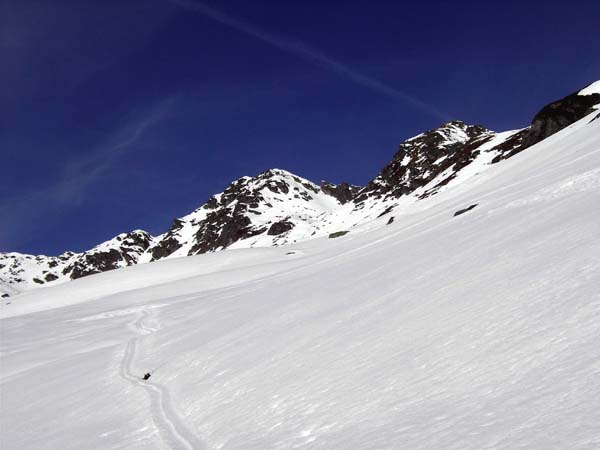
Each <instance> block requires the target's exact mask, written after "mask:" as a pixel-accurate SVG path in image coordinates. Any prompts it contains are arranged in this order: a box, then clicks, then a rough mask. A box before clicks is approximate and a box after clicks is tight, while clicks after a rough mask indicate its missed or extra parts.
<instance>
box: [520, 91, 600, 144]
mask: <svg viewBox="0 0 600 450" xmlns="http://www.w3.org/2000/svg"><path fill="white" fill-rule="evenodd" d="M594 84H596V83H594ZM590 87H592V85H590V86H588V88H590ZM585 91H586V89H583V90H582V91H579V92H576V93H574V94H571V95H568V96H567V97H565V98H563V99H560V100H557V101H555V102H552V103H550V104H548V105H546V106H544V107H543V108H542V109H541V111H540V112H538V113H537V114H536V115H535V117H534V118H533V121H532V122H531V127H530V128H529V133H528V134H527V137H526V138H525V140H524V142H523V146H524V147H525V148H527V147H530V146H532V145H534V144H537V143H538V142H540V141H542V140H544V139H546V138H547V137H549V136H552V135H553V134H554V133H556V132H558V131H560V130H562V129H563V128H566V127H568V126H569V125H571V124H573V123H575V122H577V121H578V120H580V119H583V118H584V117H585V116H587V115H588V114H591V113H592V112H593V111H594V108H593V107H594V106H596V105H599V104H600V88H599V89H598V92H597V93H596V92H590V94H584V95H580V92H585Z"/></svg>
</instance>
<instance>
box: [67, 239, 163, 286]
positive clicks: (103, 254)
mask: <svg viewBox="0 0 600 450" xmlns="http://www.w3.org/2000/svg"><path fill="white" fill-rule="evenodd" d="M114 240H115V241H117V242H119V243H120V245H119V247H118V248H114V247H113V248H107V249H106V250H100V249H93V250H91V251H89V252H85V253H83V254H82V255H81V257H79V258H78V259H77V260H76V261H75V262H74V263H72V264H70V265H68V266H67V267H65V268H64V269H63V274H65V275H67V274H69V277H70V278H71V279H73V280H74V279H77V278H82V277H85V276H87V275H92V274H94V273H101V272H106V271H108V270H113V269H116V268H118V267H123V266H130V265H132V264H136V263H137V260H138V257H139V255H141V254H142V253H143V252H144V251H146V250H147V249H148V247H150V243H151V241H152V236H150V235H149V234H148V233H146V232H144V231H133V232H131V233H127V234H124V235H119V236H117V237H116V238H115V239H114Z"/></svg>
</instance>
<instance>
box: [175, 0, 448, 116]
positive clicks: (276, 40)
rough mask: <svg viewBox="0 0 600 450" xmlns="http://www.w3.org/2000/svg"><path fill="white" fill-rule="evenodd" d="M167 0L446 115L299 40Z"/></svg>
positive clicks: (189, 0)
mask: <svg viewBox="0 0 600 450" xmlns="http://www.w3.org/2000/svg"><path fill="white" fill-rule="evenodd" d="M171 1H172V2H173V3H176V4H178V5H180V6H182V7H184V8H186V9H189V10H191V11H195V12H198V13H200V14H202V15H204V16H206V17H209V18H210V19H213V20H215V21H217V22H219V23H222V24H223V25H227V26H229V27H231V28H233V29H235V30H237V31H239V32H241V33H245V34H247V35H249V36H252V37H255V38H256V39H260V40H261V41H263V42H266V43H268V44H271V45H273V46H274V47H277V48H279V49H281V50H284V51H286V52H288V53H292V54H294V55H296V56H299V57H301V58H302V59H304V60H306V61H308V62H310V63H312V64H314V65H316V66H319V67H322V68H324V69H327V70H330V71H332V72H335V73H337V74H338V75H341V76H342V77H344V78H347V79H349V80H351V81H354V82H355V83H357V84H360V85H362V86H366V87H368V88H370V89H373V90H374V91H377V92H379V93H381V94H384V95H387V96H388V97H393V98H396V99H400V100H402V101H404V102H406V103H409V104H411V105H412V106H414V107H416V108H418V109H420V110H421V111H424V112H426V113H428V114H431V115H432V116H434V117H436V118H437V119H441V120H443V121H446V120H448V119H449V114H447V113H445V112H442V111H440V110H438V109H437V108H435V107H434V106H432V105H429V104H427V103H425V102H423V101H421V100H419V99H418V98H415V97H413V96H412V95H410V94H407V93H406V92H403V91H400V90H398V89H396V88H393V87H391V86H388V85H387V84H385V83H382V82H381V81H379V80H376V79H374V78H371V77H369V76H367V75H364V74H363V73H360V72H358V71H356V70H354V69H352V68H350V67H348V66H347V65H345V64H343V63H341V62H339V61H337V60H335V59H333V58H331V57H330V56H328V55H326V54H325V53H323V52H322V51H320V50H317V49H315V48H313V47H311V46H309V45H307V44H305V43H303V42H301V41H296V40H290V39H284V38H282V37H279V36H275V35H273V34H270V33H267V32H266V31H263V30H261V29H260V28H258V27H256V26H255V25H252V24H251V23H249V22H246V21H244V20H240V19H236V18H234V17H231V16H229V15H227V14H224V13H222V12H221V11H218V10H216V9H214V8H212V7H210V6H208V5H206V4H204V3H202V2H197V1H193V0H171Z"/></svg>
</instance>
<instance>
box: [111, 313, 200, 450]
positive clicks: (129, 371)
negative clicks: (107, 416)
mask: <svg viewBox="0 0 600 450" xmlns="http://www.w3.org/2000/svg"><path fill="white" fill-rule="evenodd" d="M148 317H149V312H148V310H147V309H142V310H141V312H140V314H139V315H138V316H137V317H136V319H135V320H134V321H133V322H132V323H131V324H130V326H131V328H132V329H134V330H135V331H136V332H137V333H138V334H139V336H135V337H132V338H131V339H129V341H128V342H127V345H126V347H125V353H124V355H123V359H122V361H121V367H120V373H121V376H122V377H123V378H124V379H125V380H127V381H128V382H129V383H131V384H132V385H134V386H135V387H138V388H142V389H144V390H145V391H146V392H147V393H148V395H149V396H150V404H151V408H150V409H151V412H152V420H153V422H154V425H155V426H156V428H157V429H158V431H159V433H160V435H161V436H162V438H163V439H164V441H165V443H166V444H167V447H168V448H169V449H171V450H184V449H185V450H207V449H208V448H207V446H206V445H205V444H204V443H203V442H201V441H200V440H199V439H198V438H197V437H196V436H195V435H194V434H193V433H192V432H191V431H190V430H188V429H187V427H186V426H185V424H184V423H183V421H182V420H181V419H180V418H179V416H178V415H177V413H176V412H175V409H174V408H173V403H172V401H171V396H170V394H169V391H168V389H167V388H166V387H165V386H163V385H160V384H158V383H155V382H150V381H143V380H142V379H140V378H139V377H138V376H136V375H135V373H134V371H133V361H134V359H135V356H136V354H137V347H138V339H139V338H140V336H145V335H148V334H150V333H153V332H155V331H157V329H155V328H151V327H148V326H146V325H145V324H144V321H145V320H146V319H147V318H148Z"/></svg>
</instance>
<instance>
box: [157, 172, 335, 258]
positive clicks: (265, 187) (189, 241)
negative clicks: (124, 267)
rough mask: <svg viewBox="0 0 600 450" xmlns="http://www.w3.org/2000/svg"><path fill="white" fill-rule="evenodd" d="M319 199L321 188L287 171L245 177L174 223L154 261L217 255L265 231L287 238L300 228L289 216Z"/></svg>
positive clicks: (161, 240) (269, 234) (270, 234)
mask: <svg viewBox="0 0 600 450" xmlns="http://www.w3.org/2000/svg"><path fill="white" fill-rule="evenodd" d="M319 195H323V194H322V192H321V190H320V188H319V187H318V186H317V185H315V184H314V183H312V182H310V181H308V180H305V179H303V178H300V177H298V176H296V175H294V174H292V173H290V172H287V171H285V170H281V169H270V170H267V171H265V172H262V173H260V174H258V175H256V176H254V177H247V176H246V177H241V178H239V179H237V180H235V181H234V182H233V183H231V184H230V185H229V186H227V188H226V189H225V190H224V191H223V192H222V193H220V194H216V195H213V196H212V197H210V198H209V199H208V201H207V202H206V203H205V204H204V205H202V206H201V207H200V208H198V209H196V210H195V211H194V212H192V213H191V214H188V215H187V216H184V217H182V218H181V219H177V220H176V221H175V222H173V225H172V226H171V228H170V229H169V231H167V233H165V234H164V235H163V236H161V237H160V238H159V239H158V242H157V243H156V244H155V245H154V246H153V247H152V248H151V250H150V253H151V255H152V258H151V260H157V259H161V258H164V257H167V256H169V255H172V254H173V253H174V252H176V251H179V252H178V253H177V255H180V254H181V256H183V255H194V254H199V253H206V252H211V251H216V250H220V249H224V248H227V247H229V246H230V245H232V244H233V243H235V242H237V241H239V240H243V239H248V238H250V237H254V236H257V235H260V234H263V233H264V234H266V235H268V236H281V235H283V234H285V233H286V232H288V231H290V230H292V229H293V228H294V223H293V221H292V220H290V218H289V217H288V216H289V215H290V213H291V212H293V211H294V208H295V210H296V211H300V210H302V208H303V206H307V205H309V203H310V202H311V201H313V200H314V199H315V197H317V196H319ZM184 228H185V230H184Z"/></svg>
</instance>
